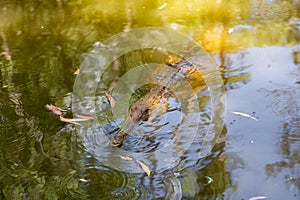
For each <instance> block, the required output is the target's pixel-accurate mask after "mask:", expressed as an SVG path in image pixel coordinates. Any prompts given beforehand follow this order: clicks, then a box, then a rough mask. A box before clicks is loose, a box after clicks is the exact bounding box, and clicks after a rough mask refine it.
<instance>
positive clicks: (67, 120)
mask: <svg viewBox="0 0 300 200" xmlns="http://www.w3.org/2000/svg"><path fill="white" fill-rule="evenodd" d="M59 118H60V121H62V122H67V123H70V124H76V125H80V124H79V123H77V122H84V121H87V120H88V119H78V118H73V119H68V118H65V117H63V116H59Z"/></svg>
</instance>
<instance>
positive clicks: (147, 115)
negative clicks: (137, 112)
mask: <svg viewBox="0 0 300 200" xmlns="http://www.w3.org/2000/svg"><path fill="white" fill-rule="evenodd" d="M149 110H150V109H149V108H147V109H146V110H144V112H143V113H142V120H143V121H148V119H149Z"/></svg>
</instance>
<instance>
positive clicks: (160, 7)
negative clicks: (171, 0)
mask: <svg viewBox="0 0 300 200" xmlns="http://www.w3.org/2000/svg"><path fill="white" fill-rule="evenodd" d="M167 5H168V3H164V4H163V5H161V6H159V8H158V10H162V9H164V8H165V7H166V6H167Z"/></svg>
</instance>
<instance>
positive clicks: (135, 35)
mask: <svg viewBox="0 0 300 200" xmlns="http://www.w3.org/2000/svg"><path fill="white" fill-rule="evenodd" d="M149 48H150V49H154V50H163V51H165V52H172V53H173V54H175V55H180V56H182V55H186V52H188V56H189V58H187V57H184V56H183V57H184V58H183V59H184V60H189V61H190V62H191V63H196V64H195V67H197V70H199V71H200V72H201V73H202V75H203V78H204V81H205V84H206V85H207V88H208V90H207V91H208V93H209V95H208V96H209V103H208V104H209V106H208V107H207V108H208V109H207V110H205V112H203V113H201V112H199V107H198V106H199V105H200V104H201V103H202V102H199V98H198V97H197V96H195V95H193V91H192V87H191V86H190V85H189V83H188V82H187V81H186V80H184V79H182V81H181V82H180V81H178V82H172V83H174V85H171V88H170V89H171V91H172V92H173V93H174V94H175V95H176V97H177V98H179V99H180V102H181V103H182V102H187V101H188V103H187V104H188V105H187V106H186V107H185V110H184V111H183V113H184V117H183V120H182V121H183V123H182V125H181V126H180V127H179V128H178V129H177V131H176V135H174V137H172V138H168V139H167V142H166V143H164V144H163V147H162V148H157V149H155V150H153V151H140V152H132V151H128V150H124V149H122V148H117V147H112V146H111V145H110V143H109V137H108V135H107V132H106V131H105V130H104V129H103V127H102V125H101V124H103V122H99V124H98V123H94V124H93V123H86V124H85V125H84V126H81V127H78V131H79V133H80V134H82V135H84V136H85V137H84V145H85V147H86V149H87V151H89V152H90V153H92V154H93V155H94V156H95V157H96V158H97V159H98V160H99V161H100V162H101V163H102V164H104V165H107V166H109V167H111V168H114V169H117V170H123V171H126V172H134V173H144V171H143V169H142V168H141V166H140V165H139V163H138V162H136V161H137V160H139V161H142V162H143V163H144V164H145V165H147V166H148V167H149V168H150V170H151V171H161V170H162V171H164V170H167V169H172V168H174V167H175V166H176V165H178V164H180V163H182V162H181V161H182V158H185V157H193V158H197V159H198V160H199V159H201V158H204V157H206V156H208V155H209V154H210V153H211V150H212V148H213V147H214V145H215V144H216V143H217V138H218V137H219V136H220V133H221V130H222V127H223V116H224V107H223V105H224V102H223V100H224V87H223V82H222V78H221V76H220V74H219V72H218V70H216V65H215V64H214V62H213V61H212V59H211V57H210V56H209V55H208V54H207V53H206V52H205V51H204V50H203V48H202V47H201V46H199V45H198V44H197V43H196V42H195V41H193V40H192V39H190V38H189V37H187V36H185V35H183V34H180V33H177V32H174V31H173V30H169V29H163V28H142V29H133V30H130V31H128V32H125V33H120V34H118V35H115V36H113V37H111V38H109V39H108V40H106V41H104V42H103V43H102V44H99V45H98V46H96V47H95V48H94V49H93V50H92V51H91V52H89V54H87V56H86V58H85V60H84V61H83V63H82V64H81V67H80V74H79V75H78V76H77V78H76V81H75V84H74V89H73V98H72V99H73V104H72V105H73V107H72V110H73V112H74V113H78V114H87V113H94V117H95V119H96V118H97V115H98V114H97V113H96V110H97V109H96V107H97V104H96V103H95V102H96V100H97V97H96V95H95V92H96V90H97V87H98V86H99V84H102V82H101V81H102V75H103V74H104V72H105V70H106V69H107V67H108V66H109V65H110V64H111V63H113V62H114V61H115V60H116V59H117V58H119V57H120V56H122V55H125V54H127V53H129V52H131V51H135V50H138V49H149ZM158 68H160V70H157V69H158ZM162 68H163V69H164V70H163V71H164V73H166V74H170V73H171V74H172V73H174V69H173V68H171V67H169V66H166V65H162V64H161V63H147V64H144V65H139V66H137V67H136V68H130V70H129V71H128V72H127V73H128V74H130V76H126V74H125V75H124V76H123V77H122V78H121V79H120V80H119V82H118V83H117V84H119V86H118V87H115V88H114V89H115V90H114V95H116V97H117V103H116V108H114V112H113V114H114V116H113V117H114V118H126V116H127V109H128V107H129V99H130V97H131V95H132V93H133V92H134V91H135V90H136V89H137V88H139V87H140V86H143V85H145V84H148V83H154V84H158V85H164V82H163V81H161V79H159V78H158V77H159V76H160V75H161V74H155V73H157V72H161V71H162V70H161V69H162ZM133 75H135V76H133ZM127 86H128V87H127ZM168 86H170V85H168ZM181 87H183V88H184V90H186V91H190V92H188V93H190V94H189V98H188V99H187V98H186V97H185V96H183V95H181V93H180V92H178V91H180V90H179V89H180V88H181ZM201 100H202V99H201ZM118 106H119V107H118ZM119 108H120V109H119ZM99 115H101V114H99ZM101 116H103V115H101ZM189 148H192V149H194V148H196V149H197V151H196V153H195V154H194V153H193V154H189V152H192V151H189ZM122 157H130V158H132V160H124V159H122ZM193 160H195V159H193ZM196 163H197V162H195V163H194V164H196Z"/></svg>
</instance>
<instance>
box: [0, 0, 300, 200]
mask: <svg viewBox="0 0 300 200" xmlns="http://www.w3.org/2000/svg"><path fill="white" fill-rule="evenodd" d="M162 5H164V6H162ZM298 8H299V1H298V0H288V1H276V0H268V1H262V0H249V1H235V0H232V1H220V0H215V1H213V0H212V1H193V0H188V1H187V2H186V3H182V2H181V1H172V2H171V1H166V4H165V2H161V1H154V2H148V1H137V2H135V3H132V2H128V1H114V2H107V3H103V2H100V1H90V0H83V1H77V0H74V1H62V0H58V1H49V2H47V3H45V2H44V3H42V2H41V1H35V0H29V1H0V10H1V11H0V18H1V19H2V20H0V87H1V91H0V133H1V134H0V138H1V140H0V166H1V167H0V198H1V199H17V198H20V199H32V198H36V199H47V198H48V199H58V198H61V199H68V198H74V199H88V198H90V199H94V198H100V199H101V198H102V199H106V197H109V198H113V199H114V198H115V199H124V198H125V199H126V198H128V199H130V198H139V199H153V198H157V199H159V198H160V199H164V198H169V197H170V198H174V197H178V198H179V197H180V196H182V197H183V198H184V199H195V198H196V199H216V198H219V199H248V197H250V196H251V195H254V194H256V193H257V192H268V193H269V194H270V195H269V196H270V197H272V198H276V197H277V196H278V198H279V197H282V199H286V198H288V197H291V198H295V199H297V198H298V197H299V195H298V194H296V193H294V194H293V196H288V195H289V192H290V191H297V192H298V191H299V185H300V183H299V182H300V181H299V174H300V172H299V157H300V155H299V134H298V132H299V116H298V115H299V107H297V106H296V105H299V101H297V99H298V96H299V94H297V93H296V94H295V91H298V86H299V75H298V74H299V73H298V70H299V68H297V67H298V65H299V60H300V58H299V46H298V47H297V48H293V49H290V48H289V47H286V46H289V45H294V44H299V39H300V38H299V30H300V26H299V25H300V23H299V9H298ZM145 26H162V27H171V28H172V29H176V30H178V31H181V32H184V33H187V34H188V35H192V36H193V37H194V38H195V39H196V40H197V41H198V42H201V43H202V44H203V45H204V46H205V47H206V48H207V50H209V51H211V52H217V53H220V52H221V54H220V55H216V56H215V57H216V59H217V60H218V61H219V63H220V65H221V66H222V68H221V70H222V72H223V78H224V81H225V82H226V83H225V84H226V89H227V90H228V91H229V93H230V94H229V97H231V99H230V100H231V101H233V102H234V104H235V107H234V108H239V109H245V110H248V109H249V110H250V113H251V112H252V111H253V110H256V111H259V112H257V114H258V115H259V117H260V118H259V119H260V120H259V121H258V122H257V123H255V124H247V123H244V120H243V119H242V118H241V119H239V120H237V121H236V122H238V123H235V124H234V125H235V127H236V128H235V129H233V128H232V127H233V126H229V127H230V128H229V138H228V141H229V142H228V143H229V145H228V146H227V148H226V155H222V152H224V149H223V148H224V146H223V147H220V146H219V148H217V147H216V149H213V150H212V155H213V156H211V157H208V158H205V159H202V160H199V162H198V163H197V164H196V165H194V163H195V160H196V159H195V158H189V159H186V158H187V157H185V156H183V157H182V158H181V159H182V160H183V161H185V162H186V163H182V165H181V166H183V167H186V166H188V169H187V170H186V171H182V172H181V173H179V174H177V173H178V172H175V173H174V172H170V173H168V174H164V173H162V174H159V173H158V174H153V175H152V176H151V177H148V176H146V174H139V175H132V174H127V173H126V174H125V173H123V172H120V171H116V170H113V169H109V168H107V167H105V166H102V165H100V164H99V163H97V162H96V161H93V159H92V158H90V155H86V154H85V151H86V150H85V149H84V147H82V140H81V138H80V139H78V138H77V137H78V133H77V132H76V131H75V129H74V126H73V125H66V124H64V123H62V122H60V121H59V120H58V118H57V117H56V116H53V115H52V114H51V113H49V112H47V111H46V110H45V108H44V106H45V105H46V104H49V103H52V104H55V105H57V106H60V107H63V108H68V107H69V106H70V104H69V103H67V102H68V101H65V97H66V96H70V95H69V94H70V93H71V92H72V87H73V82H74V79H75V77H74V75H73V72H74V71H75V70H76V68H78V65H79V63H80V58H82V57H85V55H84V53H85V52H88V51H89V49H90V48H91V47H92V46H93V44H94V43H95V41H103V40H105V39H106V38H108V37H110V36H112V35H114V34H116V33H119V32H121V31H123V30H130V29H131V28H136V27H145ZM261 46H282V51H281V52H280V53H277V54H275V56H274V55H273V56H270V57H268V55H262V54H261V52H263V53H266V52H272V51H273V49H274V48H272V47H271V48H270V47H265V48H264V49H265V51H262V50H261V49H257V48H255V49H253V48H251V47H261ZM283 46H284V47H283ZM245 49H247V50H245ZM237 51H238V52H237ZM255 51H256V52H259V53H257V54H255V55H254V56H251V55H252V53H253V52H255ZM291 52H292V56H290V55H288V53H291ZM248 56H250V58H249V57H248ZM133 57H135V58H136V56H133ZM278 58H283V59H282V60H284V61H282V62H280V67H281V70H278V71H276V70H275V71H272V69H273V68H274V65H275V64H276V62H277V61H278ZM268 59H269V60H268ZM141 60H142V59H141ZM266 60H267V61H266ZM274 60H275V61H274ZM123 61H124V62H123ZM123 61H121V62H119V63H117V62H116V63H115V65H114V67H113V69H112V71H113V73H111V74H114V75H115V77H120V76H122V74H124V73H125V72H126V71H127V70H128V69H125V68H123V67H120V66H121V65H124V63H128V62H132V63H134V62H137V63H136V64H139V63H138V59H137V60H134V59H132V60H130V59H129V57H127V58H125V59H124V60H123ZM236 61H239V62H236ZM146 62H147V61H146ZM253 63H256V64H258V63H259V70H257V69H256V68H255V67H253V66H252V65H251V64H253ZM270 63H271V64H270ZM292 63H293V64H292ZM266 66H268V68H265V67H266ZM294 66H296V70H294V71H290V69H291V68H293V67H294ZM123 69H124V71H122V70H123ZM265 69H267V70H265ZM256 70H257V71H259V73H261V74H262V75H261V76H263V78H261V79H256V78H257V77H256V76H257V73H256V72H257V71H256ZM255 73H256V74H255ZM253 74H254V76H253ZM250 75H251V76H250ZM279 75H280V76H279ZM277 77H280V79H281V80H280V85H276V84H274V82H276V81H278V80H276V78H277ZM262 79H263V80H264V81H262ZM266 79H268V81H266ZM253 82H256V84H257V85H260V86H259V87H263V88H266V90H264V91H261V92H258V93H256V92H253V91H252V90H251V89H252V88H255V87H256V88H257V87H258V86H257V85H256V84H253ZM114 84H115V83H114V82H106V83H103V85H104V86H105V87H103V88H105V89H106V88H109V89H111V88H113V87H114ZM286 84H288V87H287V86H286ZM282 85H284V87H282ZM290 86H291V87H290ZM278 88H283V89H278ZM235 92H236V93H235ZM260 94H262V96H263V98H261V99H259V98H260V97H261V96H260ZM97 95H99V98H98V99H97V101H99V102H103V101H105V100H104V99H105V97H100V96H101V95H103V93H101V94H98V93H97ZM235 95H236V96H235ZM242 97H245V99H243V98H242ZM208 99H209V98H208V96H204V97H203V98H202V102H207V101H208ZM239 99H241V100H240V101H238V100H239ZM256 99H259V100H257V101H255V100H256ZM265 99H267V102H265ZM251 101H255V104H251ZM249 104H250V105H249ZM98 105H100V103H98ZM204 105H205V103H204ZM202 106H203V105H202ZM229 106H230V105H229ZM268 110H272V112H271V113H272V114H269V113H268ZM228 116H229V118H230V114H229V115H228ZM273 116H276V119H278V121H279V122H278V121H277V120H274V119H273ZM100 118H101V119H103V120H102V121H101V120H99V121H101V123H107V122H108V121H109V120H111V115H109V114H107V115H106V113H101V114H100V115H99V118H98V119H100ZM268 119H271V120H270V121H268ZM258 124H259V125H261V126H259V125H258ZM117 125H118V124H117ZM253 126H259V127H258V128H255V127H253ZM113 127H115V128H116V127H117V126H116V125H111V126H110V128H113ZM108 130H110V129H109V128H108ZM248 130H249V131H248ZM114 131H116V130H115V129H113V130H112V132H114ZM225 132H226V131H225ZM95 133H97V131H95ZM244 133H247V134H244ZM258 133H259V134H260V136H257V135H258ZM275 133H277V134H275ZM108 134H112V133H109V132H108ZM274 135H275V136H274ZM273 136H274V137H275V139H274V138H273ZM253 138H254V139H253ZM91 139H94V138H91ZM255 139H256V140H255ZM274 140H275V141H274ZM249 141H254V144H252V143H251V145H253V146H254V145H255V146H254V147H252V146H251V148H250V147H249ZM99 142H100V144H101V141H99ZM220 144H222V145H224V141H221V142H220ZM222 145H221V146H222ZM197 149H198V146H197V144H194V146H193V148H191V149H190V151H191V152H193V154H197V153H199V152H197ZM258 150H260V151H258ZM231 151H233V152H231ZM270 152H273V153H274V154H272V153H270ZM100 153H101V152H100ZM268 153H269V154H268ZM257 155H259V156H257ZM253 157H255V159H252V158H253ZM257 161H258V162H257ZM253 163H254V164H253ZM261 163H263V165H264V166H265V173H266V175H267V179H265V177H264V174H261V173H260V172H261V171H260V170H259V169H260V168H259V167H260V164H261ZM265 163H267V164H265ZM249 165H250V166H252V165H255V166H253V168H251V167H249ZM204 166H205V167H204ZM136 167H139V166H138V165H137V166H136ZM203 167H204V168H203ZM178 169H181V168H178ZM190 169H191V171H189V170H190ZM176 170H177V169H176ZM262 171H263V172H264V170H262ZM249 172H250V175H249ZM251 172H254V173H253V174H251ZM237 174H238V175H237ZM167 175H168V176H167ZM252 175H255V178H254V179H253V180H251V178H253V177H252ZM164 176H166V177H165V179H164ZM207 176H208V177H210V178H212V179H213V180H214V181H213V182H212V183H210V184H207V178H206V177H207ZM261 177H262V178H261ZM245 179H246V180H245ZM244 180H245V181H244ZM282 182H284V183H283V184H281V183H282ZM180 186H181V188H182V191H180V189H179V188H180ZM261 186H262V187H261ZM285 186H287V188H285ZM228 188H230V189H232V190H230V189H228ZM295 188H296V190H294V189H295ZM277 189H278V190H277ZM275 190H276V191H275ZM224 191H225V192H224ZM100 193H102V194H103V196H101V194H100ZM236 193H238V194H239V195H238V196H235V195H234V194H236ZM279 193H281V194H279ZM272 194H274V195H273V196H272ZM277 194H278V195H277ZM104 195H105V196H106V197H104ZM246 195H247V196H246ZM226 197H228V198H226Z"/></svg>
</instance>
